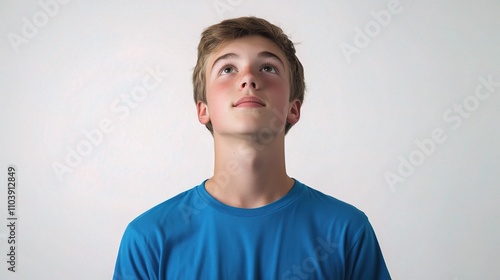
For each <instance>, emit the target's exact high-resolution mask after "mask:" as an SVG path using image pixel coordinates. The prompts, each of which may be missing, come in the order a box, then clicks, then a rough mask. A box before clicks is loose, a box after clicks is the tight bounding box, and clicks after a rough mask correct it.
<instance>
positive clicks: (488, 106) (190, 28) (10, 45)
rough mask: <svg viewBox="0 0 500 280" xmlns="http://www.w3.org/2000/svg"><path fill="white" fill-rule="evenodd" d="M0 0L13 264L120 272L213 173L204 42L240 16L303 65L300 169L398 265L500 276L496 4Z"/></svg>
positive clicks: (3, 235) (49, 272) (294, 161)
mask: <svg viewBox="0 0 500 280" xmlns="http://www.w3.org/2000/svg"><path fill="white" fill-rule="evenodd" d="M0 3H1V4H0V18H1V19H2V20H1V23H0V35H1V38H2V39H1V40H0V52H1V53H0V86H1V87H0V94H1V99H0V116H1V119H0V182H1V183H0V185H1V186H2V187H1V188H0V217H1V219H2V222H1V223H0V224H2V225H3V226H0V253H1V257H0V259H1V260H2V262H0V263H1V264H0V278H1V279H110V278H111V276H112V272H113V268H114V262H115V258H116V254H117V250H118V246H119V242H120V239H121V236H122V234H123V231H124V229H125V227H126V225H127V224H128V223H129V222H130V221H131V220H132V219H133V218H135V217H136V216H138V215H139V214H141V213H142V212H144V211H145V210H147V209H149V208H151V207H153V206H154V205H156V204H158V203H160V202H162V201H164V200H166V199H168V198H170V197H172V196H174V195H176V194H178V193H180V192H182V191H184V190H187V189H189V188H192V187H194V186H195V185H197V184H199V183H201V182H202V181H203V180H204V179H206V178H207V177H209V176H211V172H212V168H213V147H212V144H213V143H212V137H211V135H210V133H209V132H208V131H207V130H206V129H205V127H204V126H202V125H200V124H199V123H198V120H197V117H196V110H195V106H194V102H193V100H192V84H191V73H192V69H193V67H194V65H195V61H196V47H197V44H198V41H199V38H200V33H201V32H202V30H203V29H204V28H205V27H207V26H209V25H211V24H214V23H217V22H220V21H221V20H223V19H224V18H232V17H239V16H247V15H254V16H258V17H263V18H266V19H267V20H269V21H270V22H272V23H274V24H276V25H278V26H280V27H282V28H283V30H284V31H285V33H287V34H288V35H289V36H290V38H291V39H292V41H294V42H295V43H296V49H297V53H298V56H299V58H300V59H301V61H302V63H303V65H304V68H305V75H306V82H307V93H306V98H305V102H304V104H303V107H302V118H301V120H300V122H299V123H298V124H297V125H296V126H295V127H293V128H292V129H291V131H290V132H289V134H288V135H287V136H286V153H287V154H286V160H287V169H288V173H289V175H290V176H292V177H295V178H297V179H299V180H300V181H302V182H304V183H305V184H307V185H309V186H311V187H313V188H316V189H318V190H320V191H322V192H325V193H327V194H329V195H332V196H334V197H337V198H339V199H341V200H344V201H346V202H348V203H351V204H353V205H355V206H356V207H358V208H359V209H361V210H362V211H364V212H365V213H366V214H367V215H368V217H369V218H370V221H371V222H372V225H373V227H374V229H375V231H376V234H377V236H378V239H379V242H380V244H381V247H382V250H383V253H384V256H385V259H386V262H387V265H388V267H389V270H390V272H391V274H392V277H393V279H426V280H428V279H441V280H444V279H448V280H458V279H460V280H463V279H498V277H500V267H499V266H498V260H499V259H500V246H499V245H500V239H499V236H500V207H499V206H498V201H499V199H500V189H499V183H500V172H499V171H500V149H499V146H498V145H499V142H500V131H499V125H498V123H499V118H500V112H499V110H498V108H499V106H500V52H499V51H498V48H499V46H500V32H498V30H499V29H500V17H499V15H500V2H498V1H494V0H489V1H488V0H478V1H472V0H469V1H465V0H460V1H451V0H443V1H430V0H425V1H412V0H401V1H399V2H396V1H394V0H387V1H386V0H380V1H379V0H377V1H368V0H355V1H347V0H343V1H341V0H332V1H326V0H325V1H298V0H296V1H290V0H288V1H284V0H283V1H250V0H216V1H214V0H205V1H167V0H163V1H159V0H158V1H118V0H114V1H76V0H74V1H60V2H56V1H55V0H54V1H51V0H41V1H13V0H2V1H1V2H0ZM152 73H153V74H152ZM146 77H149V78H146ZM144 79H149V82H150V83H153V82H155V83H154V87H150V89H147V90H144V87H142V89H141V86H142V85H143V82H144ZM96 130H99V131H101V133H102V137H100V136H99V135H100V134H99V132H96ZM103 131H104V132H103ZM10 165H14V166H15V167H16V169H17V173H16V176H17V178H16V180H17V185H16V216H17V218H18V220H17V224H16V225H17V227H16V242H17V243H16V244H17V247H16V272H15V273H12V272H10V271H8V270H7V269H8V267H9V264H8V263H7V262H6V261H7V258H8V256H7V254H8V249H9V244H8V242H7V241H8V237H9V236H10V231H9V229H8V227H7V226H6V225H7V217H8V213H7V203H8V202H7V176H8V175H7V168H8V166H10Z"/></svg>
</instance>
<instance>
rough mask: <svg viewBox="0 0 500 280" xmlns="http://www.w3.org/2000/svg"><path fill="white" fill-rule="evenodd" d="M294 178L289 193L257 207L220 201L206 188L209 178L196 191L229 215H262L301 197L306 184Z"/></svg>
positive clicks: (214, 206) (213, 205)
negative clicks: (243, 206)
mask: <svg viewBox="0 0 500 280" xmlns="http://www.w3.org/2000/svg"><path fill="white" fill-rule="evenodd" d="M292 179H293V180H294V183H293V186H292V188H291V189H290V190H289V191H288V193H286V194H285V195H284V196H283V197H281V198H280V199H278V200H276V201H273V202H271V203H269V204H267V205H264V206H261V207H257V208H239V207H234V206H230V205H227V204H224V203H222V202H220V201H219V200H217V199H215V197H213V196H212V195H211V194H210V193H208V192H207V190H206V189H205V182H206V181H207V180H208V179H205V180H204V181H203V182H202V183H201V184H200V185H198V186H197V187H196V191H197V193H198V195H199V196H200V197H201V199H203V200H204V201H205V202H206V203H207V204H208V205H210V206H211V207H212V208H214V209H216V210H218V211H221V212H224V213H226V214H228V215H232V216H245V217H251V216H260V215H265V214H269V213H272V212H274V211H276V210H278V209H281V208H283V207H286V206H287V205H288V204H290V203H292V202H293V201H295V200H296V199H297V198H298V197H299V195H300V194H301V193H302V190H303V189H304V185H303V184H302V183H301V182H299V181H298V180H296V179H295V178H292Z"/></svg>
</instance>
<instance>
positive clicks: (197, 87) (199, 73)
mask: <svg viewBox="0 0 500 280" xmlns="http://www.w3.org/2000/svg"><path fill="white" fill-rule="evenodd" d="M252 35H259V36H263V37H265V38H267V39H269V40H271V41H272V42H274V43H275V44H276V45H277V46H278V47H279V48H280V49H281V51H282V52H283V53H284V54H285V56H286V58H287V60H288V64H289V65H290V101H292V100H294V99H296V98H297V99H299V100H300V102H301V103H302V102H303V101H304V92H305V87H306V86H305V81H304V68H303V67H302V64H301V63H300V60H299V59H298V58H297V56H296V54H295V47H294V45H293V43H292V41H290V39H288V36H287V35H286V34H285V33H284V32H283V30H282V29H281V28H279V27H278V26H276V25H274V24H271V23H270V22H268V21H267V20H264V19H261V18H257V17H240V18H234V19H226V20H224V21H222V22H220V23H218V24H214V25H212V26H209V27H208V28H206V29H205V30H203V32H202V34H201V39H200V43H199V44H198V60H197V61H196V66H195V68H194V71H193V96H194V102H198V101H202V102H205V103H206V102H207V95H206V73H205V69H206V63H207V61H208V57H209V56H210V54H211V53H213V52H214V51H215V50H216V49H217V48H218V47H219V46H220V45H221V44H222V43H224V42H227V41H232V40H236V39H238V38H242V37H246V36H252ZM206 127H207V129H208V130H210V132H211V133H213V127H212V123H211V122H209V123H208V124H207V125H206ZM291 127H292V124H290V123H288V122H287V124H286V126H285V133H287V132H288V130H289V129H290V128H291Z"/></svg>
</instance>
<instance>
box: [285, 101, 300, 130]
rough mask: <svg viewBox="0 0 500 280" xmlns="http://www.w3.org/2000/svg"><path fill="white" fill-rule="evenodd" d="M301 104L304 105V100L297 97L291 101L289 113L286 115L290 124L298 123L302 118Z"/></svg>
mask: <svg viewBox="0 0 500 280" xmlns="http://www.w3.org/2000/svg"><path fill="white" fill-rule="evenodd" d="M300 106H302V102H300V100H298V99H295V100H293V101H292V102H290V107H289V109H288V114H287V116H286V121H287V122H289V123H290V124H292V125H294V124H296V123H297V122H298V121H299V119H300Z"/></svg>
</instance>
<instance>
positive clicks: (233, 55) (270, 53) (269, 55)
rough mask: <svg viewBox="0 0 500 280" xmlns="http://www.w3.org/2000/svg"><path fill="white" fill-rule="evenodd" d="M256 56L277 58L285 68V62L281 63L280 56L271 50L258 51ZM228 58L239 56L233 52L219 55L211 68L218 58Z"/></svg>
mask: <svg viewBox="0 0 500 280" xmlns="http://www.w3.org/2000/svg"><path fill="white" fill-rule="evenodd" d="M257 57H259V58H275V59H277V60H278V61H279V62H280V63H281V65H282V66H283V68H285V63H283V61H282V60H281V58H279V56H277V55H275V54H274V53H272V52H269V51H262V52H260V53H259V54H258V55H257ZM230 58H239V55H237V54H235V53H226V54H224V55H221V56H219V57H218V58H217V59H216V60H215V61H214V63H213V64H212V70H213V69H214V66H215V64H217V62H219V61H220V60H224V59H230Z"/></svg>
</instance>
